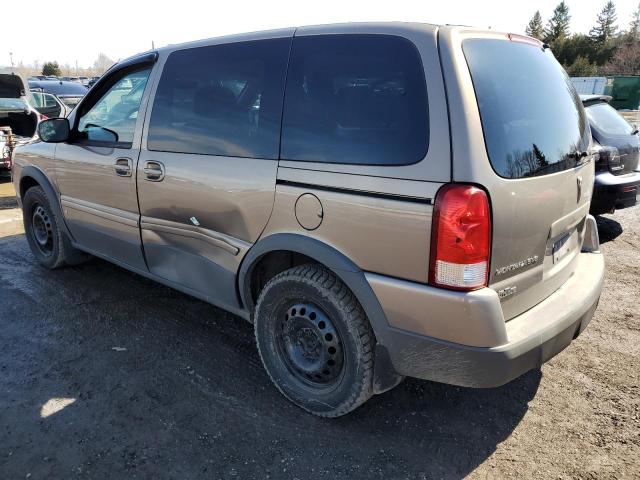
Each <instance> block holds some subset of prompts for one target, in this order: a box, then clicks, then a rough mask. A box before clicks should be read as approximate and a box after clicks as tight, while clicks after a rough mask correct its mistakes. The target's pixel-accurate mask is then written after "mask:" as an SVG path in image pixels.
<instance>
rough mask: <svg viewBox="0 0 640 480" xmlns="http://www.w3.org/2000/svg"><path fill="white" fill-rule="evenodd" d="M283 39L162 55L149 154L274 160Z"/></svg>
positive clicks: (287, 41) (287, 43)
mask: <svg viewBox="0 0 640 480" xmlns="http://www.w3.org/2000/svg"><path fill="white" fill-rule="evenodd" d="M290 43H291V40H290V39H286V38H283V39H273V40H260V41H251V42H241V43H231V44H223V45H214V46H208V47H199V48H193V49H188V50H179V51H176V52H173V53H172V54H171V55H169V58H168V59H167V61H166V63H165V66H164V70H163V72H162V76H161V78H160V83H159V84H158V88H157V91H156V95H155V100H154V104H153V110H152V113H151V119H150V123H149V134H148V148H149V150H155V151H164V152H177V153H196V154H205V155H225V156H233V157H254V158H267V159H277V158H278V148H279V139H280V118H281V111H282V97H283V92H284V82H285V75H286V67H287V57H288V54H289V47H290Z"/></svg>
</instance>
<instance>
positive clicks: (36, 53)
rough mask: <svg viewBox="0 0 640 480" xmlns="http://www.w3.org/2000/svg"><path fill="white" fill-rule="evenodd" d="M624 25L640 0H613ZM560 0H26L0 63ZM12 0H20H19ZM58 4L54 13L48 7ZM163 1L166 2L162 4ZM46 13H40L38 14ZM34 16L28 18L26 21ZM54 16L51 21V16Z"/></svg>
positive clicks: (504, 22)
mask: <svg viewBox="0 0 640 480" xmlns="http://www.w3.org/2000/svg"><path fill="white" fill-rule="evenodd" d="M614 1H615V4H616V7H617V12H618V25H619V27H621V28H627V26H628V24H629V21H630V19H631V14H632V12H633V11H634V10H635V9H636V8H637V7H638V5H639V3H640V0H614ZM558 3H559V0H535V1H534V0H524V1H523V0H476V1H469V0H448V1H442V0H440V1H437V2H433V1H428V0H422V1H420V0H413V1H406V0H383V1H377V0H369V1H360V0H357V1H356V0H352V1H349V0H321V1H318V2H310V1H304V0H297V1H296V0H293V1H289V0H286V1H285V0H270V1H269V0H266V1H265V0H257V1H256V0H236V1H232V0H226V1H222V2H220V1H218V2H216V1H211V0H210V1H197V0H179V1H172V2H168V1H163V0H156V1H153V2H151V1H146V0H128V1H123V0H109V1H108V2H92V1H87V0H82V1H78V0H59V1H57V2H54V3H52V2H51V0H31V1H29V2H26V3H25V4H24V5H23V6H20V7H19V8H25V9H27V10H29V11H31V12H39V15H31V14H28V12H26V13H27V14H24V15H17V16H16V17H15V19H16V21H15V22H12V21H10V20H9V18H6V17H5V18H4V21H3V25H2V35H1V36H2V41H1V42H0V65H10V55H9V52H12V53H13V61H14V64H16V65H17V64H18V63H19V62H20V61H22V62H23V63H24V64H25V65H28V64H33V63H34V61H38V62H39V64H40V65H41V64H42V63H43V62H44V61H54V60H55V61H57V62H58V63H59V64H60V65H65V64H68V65H70V66H72V67H74V66H75V65H76V62H77V64H78V66H79V67H81V68H83V67H90V66H92V65H93V62H94V61H95V59H96V58H97V56H98V54H99V53H100V52H102V53H104V54H106V55H107V56H108V57H110V58H111V59H113V60H118V59H122V58H126V57H128V56H130V55H133V54H135V53H138V52H142V51H145V50H148V49H150V48H151V45H152V42H153V43H154V44H155V46H156V47H160V46H164V45H167V44H173V43H181V42H186V41H191V40H198V39H202V38H209V37H215V36H219V35H226V34H231V33H243V32H252V31H256V30H265V29H271V28H280V27H291V26H298V25H316V24H323V23H336V22H362V21H416V22H427V23H436V24H444V23H450V24H460V25H472V26H476V27H481V28H487V27H491V28H492V29H494V30H500V31H508V32H514V33H522V32H524V29H525V27H526V25H527V23H528V22H529V20H530V19H531V17H532V16H533V14H534V13H535V11H536V10H540V13H541V14H542V18H543V20H544V21H545V23H546V21H547V19H548V18H549V17H550V16H551V14H552V12H553V9H554V7H555V6H556V5H557V4H558ZM566 3H567V5H568V6H569V10H570V14H571V17H572V18H571V30H572V32H582V33H588V31H589V29H590V28H591V27H592V26H593V24H594V23H595V20H596V16H597V14H598V13H599V12H600V10H601V9H602V7H603V5H604V4H605V3H606V0H566ZM16 5H21V2H18V4H16ZM53 5H54V6H55V8H54V11H52V12H51V13H52V14H51V15H47V14H46V12H47V10H48V9H50V8H51V7H52V6H53ZM165 5H166V6H165ZM43 19H44V20H43ZM7 20H9V21H7ZM30 20H32V21H33V23H32V24H30V23H29V21H30ZM49 21H51V24H49Z"/></svg>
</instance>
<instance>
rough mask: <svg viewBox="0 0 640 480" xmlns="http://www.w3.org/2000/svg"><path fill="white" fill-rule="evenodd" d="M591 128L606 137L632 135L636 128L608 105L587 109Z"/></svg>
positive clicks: (595, 105) (603, 104)
mask: <svg viewBox="0 0 640 480" xmlns="http://www.w3.org/2000/svg"><path fill="white" fill-rule="evenodd" d="M586 111H587V117H589V122H590V123H591V126H592V127H593V128H595V129H596V130H597V131H599V132H602V133H604V134H605V135H631V134H632V133H633V131H634V128H633V127H632V126H631V124H630V123H629V122H627V121H626V120H625V119H624V118H622V117H621V116H620V114H619V113H618V112H616V111H615V109H614V108H613V107H612V106H611V105H609V104H607V103H596V104H594V105H591V106H589V107H587V108H586Z"/></svg>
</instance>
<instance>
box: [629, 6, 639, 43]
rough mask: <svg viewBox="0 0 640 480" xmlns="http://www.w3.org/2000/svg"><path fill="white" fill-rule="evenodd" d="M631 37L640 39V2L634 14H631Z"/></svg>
mask: <svg viewBox="0 0 640 480" xmlns="http://www.w3.org/2000/svg"><path fill="white" fill-rule="evenodd" d="M629 38H630V39H631V40H638V41H640V3H639V4H638V8H637V9H636V11H635V12H633V15H631V22H630V23H629Z"/></svg>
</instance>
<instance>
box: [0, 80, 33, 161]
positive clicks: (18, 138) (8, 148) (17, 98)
mask: <svg viewBox="0 0 640 480" xmlns="http://www.w3.org/2000/svg"><path fill="white" fill-rule="evenodd" d="M40 118H41V116H40V114H39V113H38V111H37V110H35V109H34V107H33V106H32V105H31V103H30V101H29V89H28V87H27V82H26V80H24V79H23V78H22V77H21V76H20V75H17V74H15V73H12V72H10V71H6V72H4V73H2V72H0V170H2V171H5V172H6V171H8V170H11V166H12V152H13V150H14V148H15V147H17V146H18V145H21V144H24V143H27V142H29V141H31V140H32V139H33V138H34V137H35V135H36V131H37V127H38V123H39V122H40Z"/></svg>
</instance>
